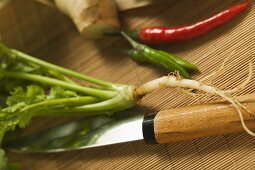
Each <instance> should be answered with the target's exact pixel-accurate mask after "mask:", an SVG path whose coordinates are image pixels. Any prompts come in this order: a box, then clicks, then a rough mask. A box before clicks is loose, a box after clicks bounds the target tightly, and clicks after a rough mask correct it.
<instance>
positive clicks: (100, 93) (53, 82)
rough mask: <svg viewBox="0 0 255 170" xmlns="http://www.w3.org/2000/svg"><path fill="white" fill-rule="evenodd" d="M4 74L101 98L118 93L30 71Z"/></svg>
mask: <svg viewBox="0 0 255 170" xmlns="http://www.w3.org/2000/svg"><path fill="white" fill-rule="evenodd" d="M1 73H2V74H3V76H5V77H10V78H17V79H25V80H30V81H35V82H39V83H42V84H48V85H52V86H60V87H63V88H66V89H70V90H75V91H77V92H81V93H85V94H88V95H91V96H95V97H98V98H101V99H109V98H112V97H114V96H116V95H117V93H118V92H116V91H108V90H100V89H95V88H91V87H84V86H81V85H77V84H71V83H67V82H64V81H61V80H57V79H53V78H49V77H44V76H40V75H34V74H28V73H17V72H11V71H1Z"/></svg>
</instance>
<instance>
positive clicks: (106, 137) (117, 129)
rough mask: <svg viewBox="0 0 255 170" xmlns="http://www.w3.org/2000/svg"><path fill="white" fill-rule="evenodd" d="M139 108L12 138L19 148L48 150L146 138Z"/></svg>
mask: <svg viewBox="0 0 255 170" xmlns="http://www.w3.org/2000/svg"><path fill="white" fill-rule="evenodd" d="M142 121H143V113H142V112H141V111H138V110H134V109H132V110H129V111H125V112H118V113H116V114H114V115H111V116H106V115H104V116H96V117H91V118H84V119H82V120H79V121H74V122H71V123H67V124H63V125H59V126H56V127H54V128H50V129H46V130H44V131H41V132H39V133H36V134H32V135H30V136H25V137H22V138H19V139H16V140H14V141H11V142H8V144H7V148H9V149H11V150H13V151H16V152H29V153H40V152H41V153H44V152H61V151H69V150H77V149H84V148H91V147H97V146H103V145H110V144H115V143H122V142H129V141H134V140H140V139H143V134H142Z"/></svg>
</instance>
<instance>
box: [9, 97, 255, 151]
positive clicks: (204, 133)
mask: <svg viewBox="0 0 255 170" xmlns="http://www.w3.org/2000/svg"><path fill="white" fill-rule="evenodd" d="M238 100H239V101H240V102H242V104H243V105H244V107H246V108H247V109H248V110H250V111H251V112H255V94H251V95H245V96H242V97H239V98H238ZM243 118H244V121H245V123H246V125H247V126H248V127H249V128H250V129H252V130H254V129H255V118H254V117H253V116H251V115H250V114H249V113H247V112H244V113H243ZM242 131H244V130H243V127H242V125H241V122H240V119H239V116H238V114H237V112H236V109H235V108H234V107H233V106H232V105H230V104H229V103H227V102H223V101H221V102H214V103H207V104H199V105H194V106H189V107H183V108H176V109H170V110H164V111H160V112H158V113H151V114H144V113H143V112H142V111H139V110H132V111H131V112H130V111H127V112H119V113H117V114H115V115H113V116H97V117H93V118H88V119H84V120H81V121H76V122H72V123H68V124H64V125H60V126H57V127H55V128H51V129H47V130H45V131H43V132H40V133H36V134H34V135H31V136H26V137H23V138H20V139H16V140H14V141H11V142H9V143H8V145H7V147H8V148H10V149H11V150H14V151H18V152H60V151H68V150H74V149H84V148H90V147H97V146H103V145H109V144H115V143H121V142H129V141H134V140H141V139H143V140H144V141H145V142H146V143H147V144H158V143H160V144H161V143H162V144H163V143H169V142H176V141H183V140H193V139H198V138H203V137H210V136H215V135H223V134H229V133H236V132H242Z"/></svg>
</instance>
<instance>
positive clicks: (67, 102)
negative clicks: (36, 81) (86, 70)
mask: <svg viewBox="0 0 255 170" xmlns="http://www.w3.org/2000/svg"><path fill="white" fill-rule="evenodd" d="M99 101H100V100H99V99H98V98H95V97H91V96H85V97H73V98H64V99H49V100H46V101H43V102H40V103H36V104H32V105H29V106H27V107H25V108H23V109H22V110H21V112H27V111H29V110H31V111H35V110H36V109H37V108H38V109H39V110H43V109H45V107H50V106H54V107H55V108H56V107H57V106H63V107H67V106H77V105H86V104H92V103H95V102H99ZM63 107H62V108H63ZM49 109H50V108H49Z"/></svg>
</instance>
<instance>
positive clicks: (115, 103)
mask: <svg viewBox="0 0 255 170" xmlns="http://www.w3.org/2000/svg"><path fill="white" fill-rule="evenodd" d="M133 105H134V101H133V100H132V99H127V98H125V97H123V96H122V95H118V96H116V97H114V98H112V99H109V100H105V101H102V102H99V103H93V104H88V105H85V106H81V107H72V108H64V109H50V110H47V111H44V112H40V113H39V115H41V116H68V115H70V116H73V115H83V114H84V113H86V115H87V114H88V113H89V114H90V113H91V114H98V112H101V113H112V112H116V111H120V110H124V109H127V108H131V107H132V106H133Z"/></svg>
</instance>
